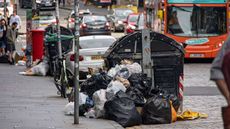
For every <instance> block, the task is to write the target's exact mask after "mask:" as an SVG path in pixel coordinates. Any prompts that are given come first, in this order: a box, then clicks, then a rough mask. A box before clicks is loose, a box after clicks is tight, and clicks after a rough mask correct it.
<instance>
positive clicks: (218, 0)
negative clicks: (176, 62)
mask: <svg viewBox="0 0 230 129" xmlns="http://www.w3.org/2000/svg"><path fill="white" fill-rule="evenodd" d="M154 1H155V0H147V2H146V3H145V12H146V24H147V25H146V26H147V27H150V28H152V29H153V30H158V29H154V27H155V28H159V27H157V26H159V25H158V23H162V24H161V25H162V28H161V32H162V33H164V34H165V35H167V36H169V37H171V38H173V39H175V40H176V41H178V42H180V43H182V44H183V43H184V44H186V45H187V47H186V48H185V50H186V53H185V58H214V57H215V56H216V55H217V53H218V51H219V50H220V48H221V46H222V45H223V43H224V41H225V40H226V39H227V36H228V34H229V29H228V26H229V15H228V12H229V3H228V2H227V1H226V0H159V3H158V4H156V2H155V3H154ZM152 10H155V11H156V12H153V11H152ZM159 12H161V13H159ZM159 19H160V20H161V22H156V21H160V20H159Z"/></svg>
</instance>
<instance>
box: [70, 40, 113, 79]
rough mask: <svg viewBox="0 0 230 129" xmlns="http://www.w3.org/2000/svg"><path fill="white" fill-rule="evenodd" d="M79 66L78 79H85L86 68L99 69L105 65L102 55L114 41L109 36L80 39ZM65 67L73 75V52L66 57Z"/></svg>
mask: <svg viewBox="0 0 230 129" xmlns="http://www.w3.org/2000/svg"><path fill="white" fill-rule="evenodd" d="M79 40H80V48H81V49H80V50H79V54H80V57H79V60H80V62H79V66H80V68H79V69H80V78H81V79H86V75H87V74H88V72H89V71H88V68H93V69H99V68H103V66H104V65H105V63H104V59H103V57H102V56H103V54H104V53H105V52H106V50H107V49H108V48H109V47H110V46H111V45H112V44H113V43H114V42H115V41H116V39H115V38H114V37H112V36H109V35H91V36H82V37H80V39H79ZM66 67H67V68H68V69H69V70H70V71H71V72H72V73H74V52H73V51H71V52H69V53H68V54H67V56H66Z"/></svg>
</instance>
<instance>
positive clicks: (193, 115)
mask: <svg viewBox="0 0 230 129" xmlns="http://www.w3.org/2000/svg"><path fill="white" fill-rule="evenodd" d="M198 118H208V115H207V114H205V113H199V112H194V111H192V110H185V111H184V112H183V113H182V114H180V115H177V119H178V120H194V119H198Z"/></svg>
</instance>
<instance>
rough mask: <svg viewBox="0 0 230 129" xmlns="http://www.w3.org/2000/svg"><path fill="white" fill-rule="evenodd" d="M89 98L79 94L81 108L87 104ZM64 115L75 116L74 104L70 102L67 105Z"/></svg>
mask: <svg viewBox="0 0 230 129" xmlns="http://www.w3.org/2000/svg"><path fill="white" fill-rule="evenodd" d="M87 97H88V96H87V95H85V94H84V93H79V106H81V105H83V104H85V103H86V98H87ZM64 113H65V114H66V115H73V114H74V102H69V103H68V104H66V105H65V108H64Z"/></svg>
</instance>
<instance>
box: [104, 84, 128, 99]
mask: <svg viewBox="0 0 230 129" xmlns="http://www.w3.org/2000/svg"><path fill="white" fill-rule="evenodd" d="M120 90H121V91H123V92H126V88H125V86H124V85H123V84H122V83H121V82H120V81H111V82H110V83H109V85H108V88H107V89H106V97H107V99H110V98H112V97H113V96H114V95H115V94H116V93H117V92H119V91H120Z"/></svg>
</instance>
